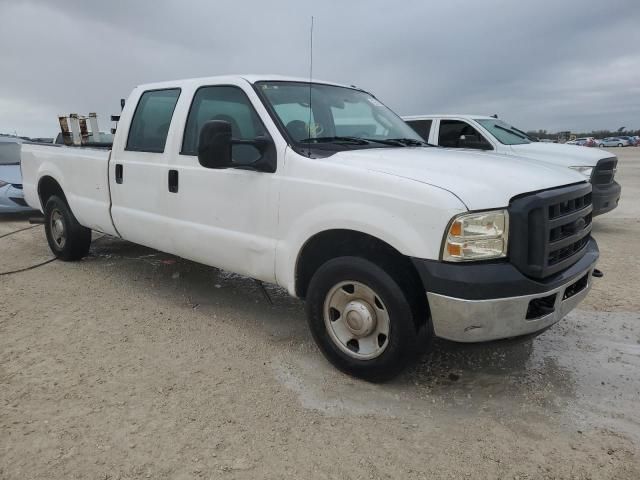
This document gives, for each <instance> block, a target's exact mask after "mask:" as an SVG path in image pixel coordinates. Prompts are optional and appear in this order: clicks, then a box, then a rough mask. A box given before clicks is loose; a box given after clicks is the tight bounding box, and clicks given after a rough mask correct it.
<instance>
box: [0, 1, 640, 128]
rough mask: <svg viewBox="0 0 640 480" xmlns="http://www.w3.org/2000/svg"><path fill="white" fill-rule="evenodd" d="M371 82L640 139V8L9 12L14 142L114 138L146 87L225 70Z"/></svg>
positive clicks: (344, 6)
mask: <svg viewBox="0 0 640 480" xmlns="http://www.w3.org/2000/svg"><path fill="white" fill-rule="evenodd" d="M312 14H313V15H314V16H315V18H316V30H315V40H314V42H315V48H314V76H315V77H317V78H322V79H327V80H334V81H339V82H343V83H348V84H356V85H358V86H361V87H363V88H366V89H367V90H369V91H371V92H373V93H375V94H376V95H377V96H378V97H379V98H380V99H381V100H382V101H384V102H385V103H386V104H387V105H389V106H390V107H392V108H393V109H394V110H396V111H397V112H398V113H400V114H419V113H434V112H441V113H446V112H464V113H489V114H492V113H498V114H499V115H500V117H501V118H505V119H507V120H509V121H511V122H512V123H514V124H516V125H518V126H520V127H521V128H526V129H537V128H546V129H549V130H560V129H562V130H564V129H568V130H585V129H592V128H617V127H620V126H623V125H624V126H627V127H633V128H640V102H639V101H638V98H640V96H639V94H640V51H639V50H638V47H637V45H639V44H640V28H639V27H638V25H640V9H638V8H637V5H636V2H635V1H634V0H611V1H609V2H584V1H581V0H565V1H562V2H557V1H556V2H552V1H547V0H545V1H538V2H513V1H511V0H490V1H484V2H476V1H471V0H469V1H448V2H439V3H435V2H424V1H405V2H395V3H393V4H392V3H391V2H388V1H378V0H371V1H352V2H340V1H337V0H336V1H325V2H318V4H311V3H307V2H298V1H282V0H274V1H269V2H258V1H255V0H254V1H249V0H240V1H235V2H226V3H221V2H212V1H206V0H201V1H198V0H192V1H180V2H178V1H168V0H160V1H158V0H156V1H151V0H146V1H136V2H133V1H125V0H117V1H116V0H112V1H110V2H100V3H98V2H86V1H83V0H69V1H57V2H50V1H45V0H42V1H23V2H12V1H8V0H7V1H3V0H0V18H2V29H0V44H1V45H3V47H2V53H1V54H0V62H1V63H0V65H2V68H1V72H2V75H0V132H13V131H14V130H17V131H18V133H19V134H24V135H53V134H54V133H55V132H56V131H57V123H56V116H57V114H59V113H69V112H79V113H88V112H90V111H97V112H98V113H99V114H100V116H101V117H102V124H103V127H106V126H107V122H106V120H107V118H108V115H109V114H111V113H116V112H117V111H118V110H119V99H120V98H121V97H126V96H127V95H128V93H129V91H130V90H131V89H132V88H133V87H134V86H136V85H139V84H141V83H145V82H151V81H159V80H168V79H172V78H182V77H192V76H207V75H217V74H226V73H256V72H258V73H259V72H268V73H281V74H287V75H296V76H306V75H308V68H309V65H308V63H309V19H310V16H311V15H312Z"/></svg>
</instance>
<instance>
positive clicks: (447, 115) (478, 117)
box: [402, 113, 496, 120]
mask: <svg viewBox="0 0 640 480" xmlns="http://www.w3.org/2000/svg"><path fill="white" fill-rule="evenodd" d="M434 118H463V119H471V120H496V118H494V117H490V116H488V115H469V114H464V113H443V114H429V115H406V116H404V115H403V116H402V119H403V120H429V119H434Z"/></svg>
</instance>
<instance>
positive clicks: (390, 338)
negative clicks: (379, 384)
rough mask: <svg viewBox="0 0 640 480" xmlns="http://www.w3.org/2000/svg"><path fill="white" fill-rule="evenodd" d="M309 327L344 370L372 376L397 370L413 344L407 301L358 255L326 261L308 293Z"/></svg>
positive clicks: (413, 348)
mask: <svg viewBox="0 0 640 480" xmlns="http://www.w3.org/2000/svg"><path fill="white" fill-rule="evenodd" d="M306 307H307V317H308V320H309V326H310V328H311V333H312V334H313V337H314V339H315V341H316V343H317V344H318V347H319V348H320V350H321V351H322V353H323V354H324V355H325V357H326V358H327V359H328V360H329V361H330V362H331V363H332V364H333V365H334V366H336V367H337V368H338V369H340V370H342V371H343V372H345V373H348V374H350V375H353V376H355V377H360V378H363V379H366V380H371V381H383V380H387V379H389V378H392V377H394V376H395V375H397V374H398V373H399V372H400V371H401V370H402V369H403V368H404V367H405V366H406V365H407V363H409V362H410V361H411V360H413V359H414V358H415V357H416V355H417V353H418V352H419V349H418V344H419V340H418V329H417V327H416V325H418V323H417V322H415V321H414V315H413V311H414V309H412V306H411V304H410V302H409V300H408V297H407V295H406V294H405V293H404V292H403V290H402V289H401V287H400V286H399V285H398V283H397V282H396V281H395V280H394V278H393V277H392V276H391V275H389V274H388V273H387V272H386V271H385V270H383V269H381V268H380V267H378V266H377V265H375V264H374V263H372V262H370V261H368V260H365V259H363V258H358V257H339V258H336V259H333V260H330V261H328V262H326V263H325V264H324V265H322V266H321V267H320V268H319V269H318V271H317V272H316V273H315V274H314V276H313V278H312V279H311V282H310V284H309V289H308V294H307V303H306Z"/></svg>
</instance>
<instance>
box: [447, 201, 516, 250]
mask: <svg viewBox="0 0 640 480" xmlns="http://www.w3.org/2000/svg"><path fill="white" fill-rule="evenodd" d="M508 243H509V212H507V211H506V210H491V211H487V212H476V213H464V214H462V215H458V216H457V217H454V219H453V220H452V221H451V224H450V225H449V230H448V231H447V234H446V236H445V239H444V243H443V245H442V259H443V260H445V261H447V262H466V261H470V260H489V259H492V258H502V257H506V256H507V245H508Z"/></svg>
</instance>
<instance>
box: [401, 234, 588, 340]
mask: <svg viewBox="0 0 640 480" xmlns="http://www.w3.org/2000/svg"><path fill="white" fill-rule="evenodd" d="M585 248H587V252H586V254H585V255H584V256H583V257H582V258H581V259H580V260H578V262H576V263H575V264H574V265H572V266H571V267H569V268H567V269H566V270H564V271H562V272H560V273H558V274H556V275H553V276H552V277H549V278H548V279H544V280H540V281H538V280H532V279H530V278H528V277H525V276H524V275H523V274H521V273H520V272H519V271H518V270H517V269H516V268H515V267H514V266H513V265H511V264H510V263H484V264H449V263H444V262H435V261H429V260H417V259H414V260H413V262H414V265H415V266H416V268H417V269H418V273H419V274H420V277H421V278H422V281H423V284H424V286H425V289H426V290H427V298H428V301H429V309H430V311H431V321H432V325H433V330H434V333H435V335H436V336H438V337H441V338H446V339H448V340H453V341H457V342H484V341H488V340H496V339H500V338H509V337H516V336H519V335H526V334H529V333H533V332H537V331H539V330H543V329H545V328H547V327H549V326H550V325H553V324H554V323H556V322H558V321H559V320H561V319H562V318H563V317H564V316H565V315H566V314H567V313H569V312H570V311H571V310H573V309H574V308H575V307H576V306H577V305H578V303H580V301H581V300H582V299H584V298H585V297H586V296H587V293H588V292H589V290H590V289H591V282H592V276H591V275H592V273H593V270H594V268H595V265H596V262H597V260H598V256H599V252H598V246H597V244H596V242H595V240H593V239H591V240H590V241H589V243H588V244H587V246H586V247H585Z"/></svg>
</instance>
